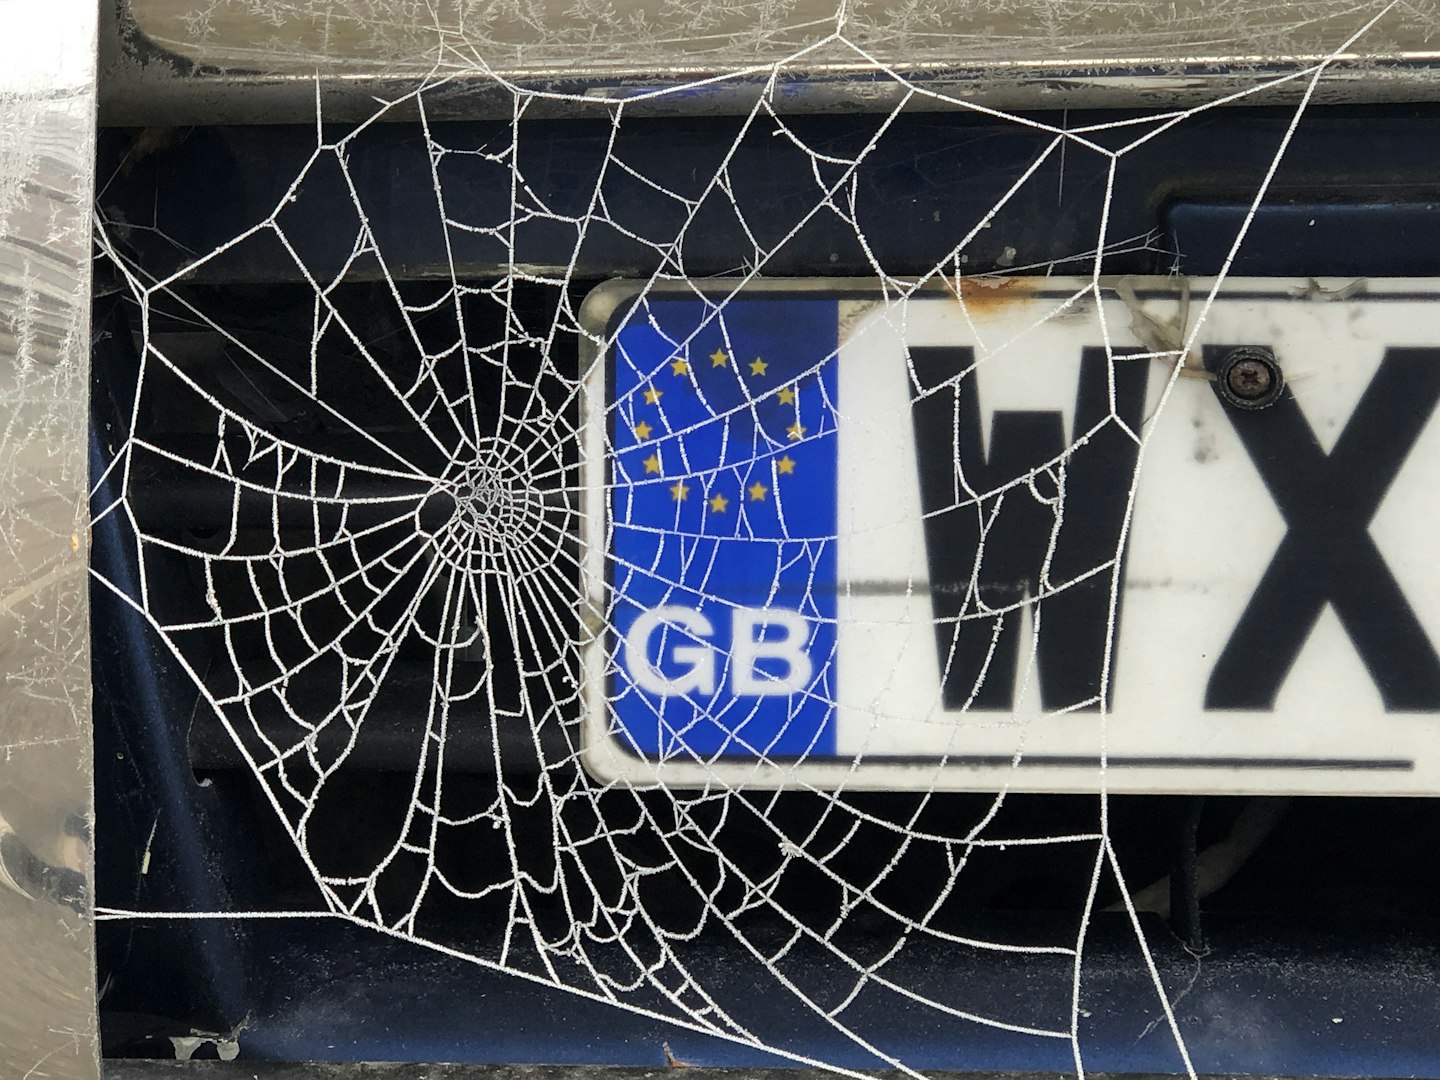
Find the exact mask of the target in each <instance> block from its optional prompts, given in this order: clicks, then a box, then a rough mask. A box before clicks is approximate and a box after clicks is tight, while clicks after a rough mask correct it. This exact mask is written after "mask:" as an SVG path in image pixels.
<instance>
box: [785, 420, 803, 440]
mask: <svg viewBox="0 0 1440 1080" xmlns="http://www.w3.org/2000/svg"><path fill="white" fill-rule="evenodd" d="M785 431H786V432H787V433H788V434H789V436H790V438H791V440H792V441H798V440H800V439H803V438H804V437H805V431H806V428H805V426H804V425H803V424H801V423H800V421H799V420H796V421H795V422H794V423H793V424H791V425H790V426H789V427H787V428H786V429H785Z"/></svg>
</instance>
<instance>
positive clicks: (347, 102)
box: [101, 0, 1440, 126]
mask: <svg viewBox="0 0 1440 1080" xmlns="http://www.w3.org/2000/svg"><path fill="white" fill-rule="evenodd" d="M1247 4H1249V0H1223V2H1220V3H1219V4H1218V7H1217V2H1216V0H1204V2H1203V3H1202V2H1200V0H1181V3H1180V5H1179V6H1180V8H1181V10H1180V12H1179V14H1178V15H1177V13H1176V5H1174V4H1172V5H1169V7H1168V8H1167V7H1166V6H1165V5H1151V6H1150V7H1146V6H1145V5H1140V6H1138V7H1137V6H1136V5H1134V4H1128V3H1120V2H1118V0H1117V2H1101V3H1098V4H1095V5H1090V6H1088V7H1087V8H1086V9H1085V10H1086V11H1087V12H1088V11H1091V9H1092V8H1093V9H1094V11H1096V12H1100V14H1098V15H1094V17H1093V18H1092V19H1091V21H1090V22H1089V23H1086V22H1084V20H1081V19H1080V16H1078V15H1076V14H1075V13H1074V12H1073V11H1070V12H1069V13H1068V14H1067V10H1068V9H1066V8H1065V7H1064V5H1059V4H1056V3H1054V0H1033V2H1032V3H1030V4H1029V5H1028V6H1014V7H1012V8H1007V9H1006V12H1005V13H1003V14H1002V15H994V18H996V19H1000V20H1001V22H1002V23H1003V25H1002V24H997V25H995V26H990V25H989V24H988V23H987V24H986V25H984V26H981V25H980V24H981V23H984V22H985V20H986V19H989V18H991V15H993V13H991V15H983V13H980V14H977V10H978V9H973V6H972V7H971V8H967V7H966V6H965V5H960V6H959V7H953V8H945V9H944V10H941V7H943V5H942V6H941V7H937V8H936V9H935V11H934V12H932V13H931V14H932V15H933V16H934V19H932V22H933V21H934V20H935V19H938V20H940V21H939V22H938V23H937V24H936V25H935V26H933V27H931V28H930V29H928V30H925V31H923V32H922V31H916V32H915V35H912V36H914V37H915V41H914V43H912V44H913V47H911V46H910V45H907V44H906V42H907V41H908V40H909V39H906V38H904V37H898V36H893V35H888V34H887V33H886V32H885V27H886V25H887V24H886V22H885V17H884V16H883V14H876V12H877V11H880V12H882V13H883V11H884V9H885V8H886V6H887V5H885V4H884V3H878V2H877V3H868V4H867V3H864V2H860V0H851V3H850V4H848V5H847V6H848V7H853V8H856V9H857V10H858V11H859V14H858V15H851V16H849V18H850V21H849V22H848V23H842V22H841V21H840V20H839V19H838V18H837V13H838V12H840V11H842V10H844V7H842V5H841V4H840V2H839V0H795V3H794V4H792V5H791V6H792V7H795V8H797V10H798V9H814V10H813V11H812V12H811V13H812V14H814V13H815V12H820V11H821V10H822V9H824V10H825V11H827V12H828V14H826V15H825V17H818V16H817V17H815V18H813V19H808V20H806V19H800V18H799V15H798V14H797V15H795V16H794V18H792V20H791V23H789V24H786V25H785V26H780V27H779V28H778V29H775V30H774V31H773V33H772V34H771V36H770V37H768V38H766V37H764V36H763V35H762V36H761V37H759V38H757V37H755V35H756V34H758V33H760V31H759V30H756V29H752V28H749V27H748V26H747V24H746V23H745V22H744V20H743V13H744V12H745V11H747V10H749V9H748V8H747V7H746V6H745V5H744V4H738V5H733V10H734V14H733V15H732V16H730V17H729V18H730V21H729V22H728V23H726V22H724V19H725V18H726V17H727V16H726V14H725V10H726V8H727V6H732V5H726V4H723V3H719V4H715V5H713V6H712V8H708V9H707V12H710V11H716V12H719V14H718V15H713V16H712V15H709V14H707V18H713V19H719V20H720V22H719V23H717V26H719V25H721V23H723V27H722V28H721V29H720V30H717V31H716V33H715V34H714V35H713V36H708V35H704V34H701V35H700V36H698V37H695V36H694V35H695V34H698V33H699V32H698V31H695V30H693V28H692V29H689V30H687V29H686V28H685V27H683V26H679V25H678V24H677V25H670V24H669V23H666V22H664V21H663V20H659V21H653V24H645V23H644V21H643V20H641V24H642V25H648V26H649V29H648V30H647V31H646V32H647V33H649V34H650V35H651V37H650V40H651V42H652V43H651V44H650V45H648V46H647V45H646V44H645V41H644V40H642V39H636V40H634V41H631V40H629V39H628V38H626V39H624V40H622V39H621V38H620V37H614V35H616V34H626V33H628V34H629V35H630V36H631V37H634V35H635V34H636V33H637V31H635V30H633V29H632V30H623V29H613V28H614V27H625V26H628V25H629V24H628V23H626V21H625V20H623V19H620V20H607V21H605V22H602V23H601V24H599V26H600V29H599V30H598V31H597V30H595V28H594V27H591V30H592V32H594V33H595V34H596V35H597V36H596V37H595V38H594V40H592V41H578V40H577V41H576V42H574V43H571V44H566V43H565V41H564V39H563V37H559V38H557V37H555V36H554V35H553V34H552V36H551V37H549V38H547V37H546V36H545V35H546V34H547V33H550V32H551V31H552V30H554V28H552V27H550V26H549V24H546V26H544V27H540V28H538V29H537V28H536V27H533V26H529V25H528V24H527V25H526V26H524V27H522V28H521V30H518V31H517V30H514V29H512V30H510V31H508V34H509V36H506V32H505V31H500V32H493V33H490V38H487V39H485V40H483V41H482V40H480V39H479V38H478V37H477V38H476V39H475V40H474V41H471V40H470V37H473V36H474V35H471V34H470V33H469V31H468V30H466V29H465V27H464V25H463V20H462V19H461V17H460V16H459V14H457V13H455V12H451V10H450V9H451V8H454V7H455V4H454V3H449V4H447V3H443V2H442V3H441V4H440V5H439V7H438V8H437V9H436V13H435V17H436V18H440V19H442V24H443V17H444V16H446V15H447V13H449V14H455V19H456V20H458V21H457V22H456V24H455V26H453V27H452V26H449V25H448V24H443V25H442V26H441V28H440V29H441V30H443V31H444V33H443V34H442V33H439V32H436V33H435V34H434V35H433V37H434V39H435V41H437V42H438V41H441V40H443V41H444V42H445V44H444V46H443V47H440V46H427V45H426V44H425V41H426V38H425V34H424V32H423V31H422V29H421V28H420V27H418V26H416V25H412V24H410V23H407V22H406V21H405V20H404V19H403V18H400V17H398V16H397V17H396V18H391V19H386V18H383V17H382V16H383V15H384V13H385V12H387V11H389V10H390V6H389V5H393V7H394V8H395V10H397V11H398V10H400V9H401V7H402V6H403V5H400V4H398V3H394V0H366V2H365V3H361V4H348V3H343V4H342V3H338V0H337V2H336V3H333V4H326V3H320V4H317V5H316V6H315V7H314V8H313V9H309V10H307V13H306V16H305V17H304V18H302V17H300V16H299V15H297V14H295V13H294V12H293V11H292V10H291V9H283V8H281V7H276V8H275V11H274V18H272V14H271V13H270V12H267V11H266V10H265V7H264V5H262V4H255V3H241V2H238V0H222V2H218V3H217V2H214V0H207V2H205V3H200V2H198V0H103V10H102V19H103V27H102V34H101V56H102V69H103V71H104V85H103V87H102V91H103V93H102V99H101V111H102V119H104V121H105V122H106V123H107V124H117V125H155V126H163V125H183V124H215V123H255V122H261V123H268V122H297V121H298V122H306V121H313V119H314V116H315V110H316V104H317V96H318V97H319V99H320V105H321V106H322V108H323V113H324V116H325V117H326V118H327V119H332V120H337V121H351V122H353V121H359V120H363V119H367V118H369V117H370V116H372V115H373V114H374V112H375V111H376V108H377V104H376V103H377V99H378V100H379V101H395V100H399V99H403V98H405V97H406V96H407V95H409V94H413V92H414V90H415V88H416V87H417V86H418V85H420V84H422V83H426V82H428V83H430V84H433V85H434V86H435V89H434V90H433V91H432V92H431V93H430V94H429V95H428V96H427V99H426V111H427V114H428V115H429V116H430V118H431V119H445V118H449V117H460V116H463V117H469V118H476V117H482V116H508V115H510V113H511V110H512V107H513V89H514V88H515V87H523V88H524V89H525V90H527V91H529V92H532V93H535V94H539V95H540V97H538V98H536V99H533V100H531V102H530V104H529V106H528V107H527V112H526V115H527V116H532V117H533V116H540V115H552V114H555V115H573V114H574V113H575V112H576V111H577V110H583V109H584V108H585V105H586V102H587V101H596V102H601V101H615V100H622V99H623V100H626V101H627V105H626V111H627V112H630V113H637V114H646V115H653V114H657V113H658V114H664V113H677V112H679V113H687V114H694V113H736V112H744V111H747V110H748V109H750V108H751V107H753V105H754V103H755V101H756V100H757V99H758V98H760V97H761V96H766V97H769V98H771V99H772V100H774V101H775V102H776V104H777V106H778V107H779V108H781V109H783V110H785V111H794V112H803V111H811V112H816V111H828V110H837V109H857V108H858V109H868V110H877V111H879V110H889V109H892V108H895V107H897V106H899V105H900V104H901V103H902V102H904V103H905V104H906V107H908V108H921V109H945V108H955V107H963V106H962V103H963V105H979V106H983V107H987V108H997V109H1007V110H1008V109H1038V108H1072V109H1073V108H1092V107H1108V106H1135V107H1177V106H1178V107H1184V106H1190V105H1196V104H1200V103H1203V102H1208V101H1214V100H1217V99H1220V98H1223V97H1226V96H1227V95H1233V94H1244V93H1248V92H1251V91H1258V93H1257V94H1256V95H1255V96H1254V97H1251V98H1247V99H1246V100H1248V101H1251V102H1253V103H1264V104H1281V103H1287V102H1291V101H1295V100H1298V98H1299V97H1300V95H1301V94H1302V93H1304V91H1305V88H1306V86H1307V84H1308V82H1309V78H1308V74H1309V73H1310V72H1312V71H1314V69H1315V68H1316V65H1319V64H1324V65H1325V72H1324V77H1323V79H1322V80H1321V85H1320V88H1319V91H1318V93H1317V94H1316V96H1315V99H1314V100H1315V101H1316V102H1317V103H1320V102H1324V101H1337V102H1338V101H1345V102H1352V103H1353V102H1377V101H1397V100H1426V99H1440V80H1437V79H1436V78H1435V73H1436V69H1437V67H1440V51H1437V49H1436V47H1435V42H1434V40H1433V39H1432V36H1431V33H1432V28H1431V22H1430V16H1429V15H1428V14H1425V13H1422V12H1420V11H1417V10H1415V9H1412V8H1410V7H1406V6H1403V5H1394V4H1392V5H1390V6H1389V7H1385V6H1383V5H1376V6H1375V7H1374V9H1373V10H1372V9H1365V10H1358V11H1357V10H1356V9H1354V7H1353V5H1349V4H1342V3H1339V2H1338V0H1301V2H1299V3H1298V5H1297V4H1289V5H1269V6H1268V7H1267V6H1266V5H1264V4H1249V6H1248V7H1247ZM620 6H621V7H622V8H626V9H633V10H634V11H635V12H636V13H637V15H638V14H643V13H646V11H647V10H648V8H647V3H646V0H623V3H621V5H620ZM649 6H652V7H653V5H649ZM567 8H568V5H564V4H558V5H557V4H546V3H539V4H537V5H535V6H534V11H535V12H539V13H541V14H544V15H546V17H549V18H551V19H552V21H553V22H555V23H556V25H557V26H558V27H559V28H560V29H559V30H558V31H555V32H557V33H561V34H563V33H564V32H566V26H567V25H568V24H566V23H565V19H566V18H569V17H570V16H571V15H573V12H571V11H569V10H567ZM897 8H898V5H897ZM1221 8H1223V9H1224V10H1220V9H1221ZM832 9H833V10H832ZM1052 9H1053V10H1052ZM677 10H678V9H677ZM987 10H988V9H987ZM946 12H949V14H946ZM1167 12H1168V14H1167ZM1047 13H1049V14H1048V15H1047ZM1107 13H1108V14H1107ZM1307 13H1308V17H1307ZM650 14H653V12H650ZM801 14H803V11H802V12H801ZM866 15H868V16H869V17H870V23H869V24H866V23H864V22H862V21H861V20H862V18H863V17H864V16H866ZM982 15H983V17H982ZM942 16H943V18H942ZM1050 16H1053V17H1054V19H1058V20H1059V21H1060V22H1061V23H1066V20H1067V19H1068V23H1066V25H1069V26H1070V30H1069V31H1066V30H1065V28H1064V26H1061V27H1060V29H1058V30H1057V29H1055V28H1053V27H1052V28H1051V29H1050V30H1048V31H1047V32H1044V33H1041V32H1036V30H1037V27H1039V28H1042V29H1043V27H1044V25H1045V24H1046V18H1048V17H1050ZM537 17H538V16H537ZM277 19H278V20H279V21H276V20H277ZM1006 20H1008V21H1006ZM1077 20H1078V21H1077ZM352 23H353V26H352V27H350V29H348V30H347V29H346V27H347V26H350V24H352ZM732 24H733V25H732ZM1032 24H1033V25H1032ZM1071 24H1073V25H1071ZM322 25H323V30H324V33H323V34H321V33H320V31H318V30H317V26H322ZM572 29H573V28H572ZM262 31H263V33H262ZM837 32H839V33H844V34H845V35H846V38H847V40H846V41H845V42H840V41H837V40H833V39H834V37H835V35H836V34H837ZM687 34H689V35H691V37H694V40H691V39H690V38H689V37H687V36H686V35H687ZM1067 34H1068V35H1069V36H1067ZM526 35H529V36H526ZM607 35H609V36H607ZM747 35H748V36H747ZM611 37H614V40H611ZM491 38H493V39H494V40H490V39H491ZM256 42H261V43H262V44H256ZM402 46H403V47H402ZM317 72H318V73H319V75H320V86H319V88H318V90H317V86H316V76H317ZM1286 76H1291V79H1290V80H1289V81H1288V82H1280V83H1278V84H1277V85H1270V84H1276V82H1277V80H1283V79H1285V77H1286ZM1295 76H1299V77H1298V78H1297V77H1295ZM680 87H683V88H684V93H683V94H674V93H671V92H670V91H672V90H674V89H676V88H680ZM411 115H413V109H412V110H405V109H398V110H395V111H394V114H393V118H396V119H399V118H402V117H403V118H408V117H409V116H411Z"/></svg>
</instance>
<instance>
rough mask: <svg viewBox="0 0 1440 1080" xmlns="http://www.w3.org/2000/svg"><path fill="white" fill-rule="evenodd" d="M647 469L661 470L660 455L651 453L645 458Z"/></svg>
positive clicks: (651, 470)
mask: <svg viewBox="0 0 1440 1080" xmlns="http://www.w3.org/2000/svg"><path fill="white" fill-rule="evenodd" d="M645 471H646V472H647V473H652V472H653V473H658V472H659V471H660V455H659V454H651V455H650V456H649V457H647V458H646V459H645Z"/></svg>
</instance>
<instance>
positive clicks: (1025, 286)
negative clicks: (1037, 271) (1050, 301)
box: [942, 277, 1043, 319]
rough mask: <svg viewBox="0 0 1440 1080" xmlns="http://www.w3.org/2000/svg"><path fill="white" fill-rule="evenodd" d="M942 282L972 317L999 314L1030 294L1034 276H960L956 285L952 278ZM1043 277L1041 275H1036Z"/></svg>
mask: <svg viewBox="0 0 1440 1080" xmlns="http://www.w3.org/2000/svg"><path fill="white" fill-rule="evenodd" d="M942 280H944V282H945V286H946V288H947V289H949V290H950V295H952V296H954V297H955V298H956V299H958V300H959V301H960V302H961V303H963V304H964V305H965V310H966V311H968V312H969V313H970V317H971V318H972V319H983V318H985V317H987V316H991V315H1001V314H1004V313H1006V312H1008V311H1010V310H1011V309H1012V308H1014V307H1015V306H1016V305H1018V304H1023V303H1025V302H1026V301H1028V300H1029V299H1030V298H1031V294H1032V293H1033V292H1034V291H1035V282H1036V280H1037V279H1035V278H1029V277H962V278H961V279H960V283H959V286H958V291H957V286H956V283H955V281H954V279H952V278H944V279H942ZM1038 280H1043V279H1038Z"/></svg>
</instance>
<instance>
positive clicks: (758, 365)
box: [630, 349, 809, 514]
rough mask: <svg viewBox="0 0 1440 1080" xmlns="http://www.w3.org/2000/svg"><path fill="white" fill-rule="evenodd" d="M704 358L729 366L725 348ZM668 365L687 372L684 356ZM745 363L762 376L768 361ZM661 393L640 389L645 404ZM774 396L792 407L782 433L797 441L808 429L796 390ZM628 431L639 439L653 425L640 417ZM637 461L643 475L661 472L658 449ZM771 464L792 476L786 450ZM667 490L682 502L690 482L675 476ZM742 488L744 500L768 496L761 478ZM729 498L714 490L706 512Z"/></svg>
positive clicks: (721, 507)
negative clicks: (792, 417) (791, 415)
mask: <svg viewBox="0 0 1440 1080" xmlns="http://www.w3.org/2000/svg"><path fill="white" fill-rule="evenodd" d="M708 359H709V360H710V366H711V367H712V368H723V367H729V366H730V361H731V359H732V357H731V355H730V353H729V352H727V351H726V350H725V349H716V350H715V351H714V352H712V353H711V354H710V355H709V358H708ZM669 366H670V374H671V375H672V376H688V375H689V374H690V361H688V360H686V359H685V358H684V357H679V356H677V357H676V358H675V359H673V360H671V361H670V362H669ZM746 366H747V367H748V368H749V369H750V375H751V377H752V378H757V379H759V378H764V377H766V374H767V372H768V371H769V368H770V365H769V363H768V362H766V361H765V360H764V359H763V358H762V357H759V356H757V357H755V358H754V359H753V360H751V361H749V363H748V364H747V365H746ZM664 396H665V391H664V390H662V389H661V388H660V387H658V386H654V385H651V386H648V387H646V389H645V391H644V398H645V404H646V405H654V406H657V407H658V406H659V405H660V399H661V398H662V397H664ZM775 397H776V400H777V401H779V402H780V404H782V405H793V406H795V407H796V409H795V411H796V415H795V422H794V423H792V424H790V425H789V426H788V427H786V429H785V435H786V438H787V439H789V440H790V441H791V442H799V441H800V440H801V439H803V438H804V437H805V435H806V433H807V432H808V431H809V429H808V428H806V427H805V425H803V424H802V423H800V415H799V394H798V391H797V389H796V387H794V386H793V385H790V386H782V387H780V388H779V389H778V390H776V391H775ZM630 431H631V433H632V434H633V435H634V436H635V439H636V441H637V442H642V443H643V442H646V441H648V440H649V438H650V436H651V435H652V434H654V432H655V427H654V426H653V425H652V424H650V422H649V421H648V420H645V419H644V418H642V419H641V420H640V421H639V422H638V423H636V424H633V425H632V426H631V428H630ZM641 464H642V465H643V466H644V468H645V474H646V475H647V476H651V475H654V476H661V477H663V476H664V467H663V465H662V463H661V460H660V455H659V453H658V452H656V451H653V450H652V451H651V453H650V456H649V457H647V458H645V460H644V461H642V462H641ZM774 464H775V475H776V477H780V476H793V475H794V474H795V464H796V463H795V459H794V458H792V457H791V456H790V455H789V454H786V455H784V456H783V457H781V458H780V459H779V460H778V461H775V463H774ZM667 490H668V491H669V492H670V498H671V499H672V500H673V501H674V502H677V503H678V502H684V501H685V500H686V499H688V498H689V497H690V490H691V485H689V484H687V483H686V482H685V481H684V480H683V479H681V480H676V481H675V483H673V484H670V485H668V486H667ZM744 492H745V495H746V496H747V498H746V500H745V501H747V502H766V501H767V500H768V499H769V496H770V492H771V488H770V486H769V485H768V484H766V483H765V482H764V481H762V480H756V481H755V482H754V483H753V484H751V485H750V486H749V487H747V488H745V489H744ZM732 501H733V500H731V499H729V498H727V497H726V496H725V495H724V494H722V493H720V492H716V493H715V494H714V495H711V496H710V497H709V498H707V499H706V500H705V505H706V506H707V508H708V509H709V512H710V513H712V514H723V513H725V512H726V511H727V510H728V509H729V508H730V503H731V502H732Z"/></svg>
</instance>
